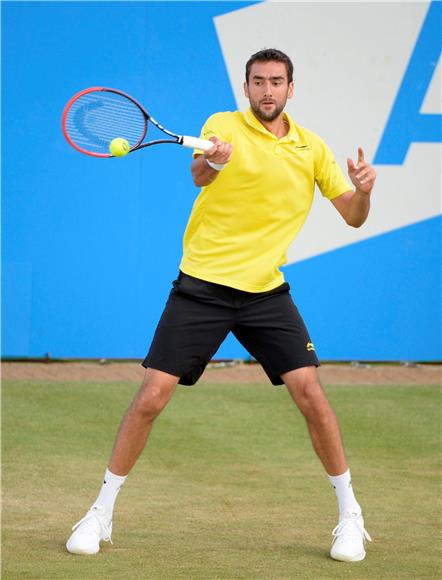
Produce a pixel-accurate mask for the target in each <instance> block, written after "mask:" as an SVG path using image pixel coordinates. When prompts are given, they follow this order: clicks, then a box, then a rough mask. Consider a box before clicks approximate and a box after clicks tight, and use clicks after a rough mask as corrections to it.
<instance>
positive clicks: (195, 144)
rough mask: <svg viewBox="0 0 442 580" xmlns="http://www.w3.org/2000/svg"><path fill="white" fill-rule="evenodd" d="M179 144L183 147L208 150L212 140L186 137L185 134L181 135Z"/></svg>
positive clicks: (211, 145)
mask: <svg viewBox="0 0 442 580" xmlns="http://www.w3.org/2000/svg"><path fill="white" fill-rule="evenodd" d="M181 145H184V147H190V148H191V149H202V150H203V151H208V150H209V149H212V147H213V146H214V144H213V143H212V141H206V140H205V139H199V138H198V137H188V136H186V135H184V136H183V138H182V141H181Z"/></svg>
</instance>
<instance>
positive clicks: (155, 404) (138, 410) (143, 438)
mask: <svg viewBox="0 0 442 580" xmlns="http://www.w3.org/2000/svg"><path fill="white" fill-rule="evenodd" d="M178 380H179V377H175V376H173V375H170V374H168V373H164V372H162V371H157V370H155V369H147V370H146V373H145V375H144V380H143V383H142V385H141V387H140V389H139V391H138V393H137V394H136V396H135V398H134V399H133V401H132V403H131V405H130V407H129V408H128V410H127V411H126V413H125V414H124V416H123V419H122V420H121V424H120V428H119V430H118V433H117V437H116V439H115V444H114V448H113V451H112V455H111V459H110V461H109V470H110V471H111V472H112V473H114V474H115V475H120V476H125V475H127V474H128V473H129V471H130V470H131V469H132V467H133V466H134V465H135V462H136V461H137V459H138V457H139V456H140V453H141V452H142V451H143V449H144V446H145V445H146V442H147V439H148V437H149V434H150V431H151V429H152V426H153V422H154V421H155V419H156V418H157V417H158V415H159V414H160V413H161V411H162V410H163V409H164V407H165V406H166V405H167V403H168V402H169V401H170V399H171V398H172V395H173V394H174V392H175V389H176V386H177V383H178Z"/></svg>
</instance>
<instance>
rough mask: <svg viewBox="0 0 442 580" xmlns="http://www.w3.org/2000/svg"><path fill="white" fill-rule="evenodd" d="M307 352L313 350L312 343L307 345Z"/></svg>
mask: <svg viewBox="0 0 442 580" xmlns="http://www.w3.org/2000/svg"><path fill="white" fill-rule="evenodd" d="M307 350H315V345H314V344H313V342H308V343H307Z"/></svg>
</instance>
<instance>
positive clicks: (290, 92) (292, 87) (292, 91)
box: [287, 81, 295, 99]
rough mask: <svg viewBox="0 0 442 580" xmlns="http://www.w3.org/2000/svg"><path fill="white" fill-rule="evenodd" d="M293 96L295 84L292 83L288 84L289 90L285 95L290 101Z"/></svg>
mask: <svg viewBox="0 0 442 580" xmlns="http://www.w3.org/2000/svg"><path fill="white" fill-rule="evenodd" d="M294 94H295V83H294V82H293V81H292V82H291V83H289V90H288V93H287V98H288V99H291V98H292V97H293V95H294Z"/></svg>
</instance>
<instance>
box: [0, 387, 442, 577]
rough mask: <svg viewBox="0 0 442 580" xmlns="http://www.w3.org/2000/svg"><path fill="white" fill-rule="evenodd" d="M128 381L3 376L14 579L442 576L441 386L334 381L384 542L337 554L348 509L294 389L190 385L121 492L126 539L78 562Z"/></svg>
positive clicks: (117, 532)
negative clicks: (337, 532)
mask: <svg viewBox="0 0 442 580" xmlns="http://www.w3.org/2000/svg"><path fill="white" fill-rule="evenodd" d="M137 388H138V387H137V385H135V384H127V383H120V384H117V383H111V384H97V383H74V382H70V383H69V382H65V383H61V382H58V383H48V382H45V381H13V380H7V381H4V382H3V450H4V451H3V550H2V551H3V554H2V568H3V573H2V578H3V579H4V580H15V579H24V578H33V579H42V580H43V579H44V580H46V579H52V578H53V579H56V578H57V579H58V578H60V579H75V580H83V579H87V580H89V579H90V580H94V579H97V578H108V579H110V578H112V579H141V578H144V579H170V580H173V579H175V578H177V579H183V578H186V579H205V580H211V579H243V578H244V579H246V578H247V579H250V580H252V579H253V580H258V579H315V580H318V579H334V578H336V579H338V578H339V579H340V578H351V579H361V580H362V579H364V580H365V579H376V580H381V579H386V580H392V579H396V578H403V579H407V580H408V579H418V578H440V577H441V550H440V546H441V543H440V521H441V520H440V517H441V511H440V499H441V497H440V490H441V487H440V484H441V437H440V420H441V404H440V403H441V400H440V390H439V388H438V387H437V386H434V385H408V386H407V385H395V386H391V385H390V386H382V385H376V386H356V387H354V386H353V387H352V386H333V385H328V386H326V391H327V394H328V396H329V398H330V400H331V402H332V404H333V406H334V408H335V410H336V412H337V414H338V417H339V419H340V423H341V427H342V430H343V433H344V441H345V444H346V448H347V455H348V459H349V463H350V466H351V469H352V473H353V484H354V487H355V491H356V495H357V498H358V500H359V502H360V503H361V504H362V506H363V508H364V513H365V518H366V527H367V530H368V531H369V533H370V534H371V536H372V538H373V540H374V541H373V543H372V544H369V545H368V549H367V558H366V560H365V561H363V562H360V563H354V564H344V563H339V562H334V561H333V560H331V559H330V558H329V556H328V552H329V547H330V541H331V531H332V529H333V527H334V526H335V525H336V523H337V504H336V501H335V497H334V493H333V490H332V488H331V486H330V484H329V483H328V481H327V479H326V477H325V475H324V474H323V471H322V468H321V466H320V464H319V461H318V460H317V459H316V456H315V455H314V453H313V450H312V448H311V444H310V441H309V438H308V434H307V429H306V427H305V424H304V420H303V418H302V416H301V415H300V413H299V411H298V410H297V409H296V407H295V406H294V404H293V403H292V402H291V400H290V399H289V396H288V394H287V392H286V390H285V389H284V388H275V387H272V386H271V385H263V384H256V385H238V384H236V385H232V384H211V383H201V384H199V385H198V386H196V387H194V388H182V387H181V388H179V389H178V390H177V393H176V395H175V396H174V398H173V399H172V402H171V403H170V404H169V406H168V407H167V408H166V410H165V411H164V412H163V414H162V415H161V416H160V417H159V419H158V420H157V422H156V425H155V427H154V430H153V434H152V436H151V439H150V441H149V444H148V446H147V448H146V450H145V452H144V454H143V455H142V457H141V459H140V460H139V462H138V464H137V465H136V467H135V469H134V470H133V472H132V473H131V474H130V476H129V478H128V481H127V483H126V485H125V487H124V488H123V490H122V492H121V493H120V495H119V498H118V500H117V505H116V511H115V515H114V532H113V541H114V545H113V546H111V545H109V544H104V547H103V549H102V551H101V552H100V554H98V555H97V556H89V557H80V556H73V555H70V554H68V553H67V552H66V550H65V547H64V544H65V542H66V540H67V538H68V536H69V534H70V528H71V526H72V525H73V524H74V523H75V522H76V521H78V520H79V519H80V518H81V517H82V516H83V515H84V513H85V511H86V510H87V509H88V507H89V506H90V504H91V503H92V501H93V500H94V499H95V497H96V494H97V493H98V490H99V487H100V481H101V476H102V474H103V473H104V469H105V467H106V462H107V459H108V456H109V453H110V450H111V446H112V443H113V439H114V435H115V431H116V429H117V426H118V423H119V420H120V417H121V415H122V413H123V411H124V410H125V409H126V407H127V406H128V404H129V402H130V399H131V397H132V396H133V394H134V393H135V391H136V389H137Z"/></svg>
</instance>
